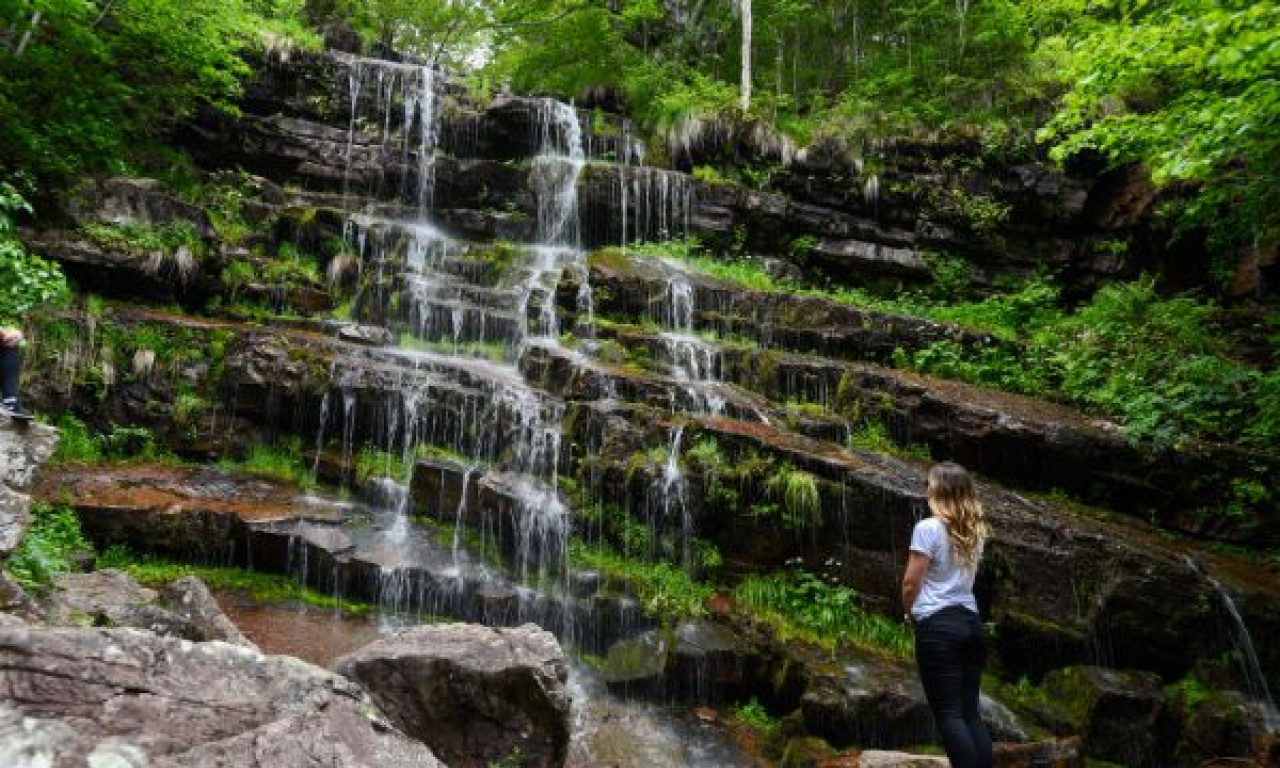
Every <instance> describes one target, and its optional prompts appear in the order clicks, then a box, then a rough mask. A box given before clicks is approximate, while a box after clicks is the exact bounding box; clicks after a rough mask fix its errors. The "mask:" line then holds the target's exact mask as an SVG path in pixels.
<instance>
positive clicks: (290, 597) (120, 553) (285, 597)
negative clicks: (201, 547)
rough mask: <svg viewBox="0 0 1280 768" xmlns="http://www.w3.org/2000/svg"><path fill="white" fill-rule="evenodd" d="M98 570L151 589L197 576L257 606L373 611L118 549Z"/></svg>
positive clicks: (267, 581) (293, 584)
mask: <svg viewBox="0 0 1280 768" xmlns="http://www.w3.org/2000/svg"><path fill="white" fill-rule="evenodd" d="M97 566H98V568H100V569H104V568H114V569H117V570H121V571H124V572H126V573H128V574H129V575H130V576H132V577H133V578H135V579H137V580H138V581H139V582H141V583H142V584H147V585H150V586H161V585H164V584H168V583H170V582H172V581H174V580H176V579H180V578H183V577H184V576H196V577H198V578H199V579H200V580H201V581H203V582H204V583H205V584H207V585H208V586H209V587H210V588H211V589H220V590H233V591H236V592H242V593H244V594H246V595H248V596H249V597H251V598H252V599H253V600H255V601H257V602H273V603H279V602H300V603H305V604H307V605H313V606H316V607H318V608H325V609H328V610H341V611H346V612H354V613H363V612H367V611H369V610H371V609H372V608H373V606H371V605H369V604H366V603H361V602H358V601H351V600H343V599H341V598H339V597H335V596H334V595H332V594H328V593H324V592H318V591H316V590H314V589H311V588H309V587H307V586H305V585H303V584H301V583H299V582H298V581H296V580H295V579H292V578H289V577H287V576H280V575H276V574H269V573H257V572H254V571H246V570H243V569H241V568H225V567H217V566H207V565H188V564H186V563H179V562H176V561H173V560H167V559H165V558H162V557H156V556H153V555H139V554H136V553H134V552H131V551H130V550H129V549H128V548H127V547H123V546H119V545H117V546H113V547H110V548H109V549H107V550H106V551H105V552H103V553H102V554H101V555H100V556H99V557H98V560H97Z"/></svg>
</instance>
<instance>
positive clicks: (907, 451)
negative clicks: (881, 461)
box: [849, 421, 933, 461]
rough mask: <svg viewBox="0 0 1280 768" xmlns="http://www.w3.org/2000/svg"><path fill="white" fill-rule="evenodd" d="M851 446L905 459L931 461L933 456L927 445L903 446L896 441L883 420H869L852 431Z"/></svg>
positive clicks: (850, 436)
mask: <svg viewBox="0 0 1280 768" xmlns="http://www.w3.org/2000/svg"><path fill="white" fill-rule="evenodd" d="M849 447H851V448H860V449H862V450H864V451H871V452H872V453H883V454H887V455H889V456H897V457H898V458H903V459H918V460H920V461H929V460H930V459H931V458H933V457H932V454H931V453H930V451H929V446H927V445H907V446H901V445H899V444H898V443H896V442H895V441H894V440H893V438H892V437H891V436H890V435H889V427H888V426H887V425H885V423H884V422H883V421H868V422H866V423H864V424H863V425H862V426H861V427H859V428H858V429H856V430H853V431H852V432H850V433H849Z"/></svg>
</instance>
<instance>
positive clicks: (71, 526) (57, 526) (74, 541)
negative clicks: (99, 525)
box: [7, 504, 93, 592]
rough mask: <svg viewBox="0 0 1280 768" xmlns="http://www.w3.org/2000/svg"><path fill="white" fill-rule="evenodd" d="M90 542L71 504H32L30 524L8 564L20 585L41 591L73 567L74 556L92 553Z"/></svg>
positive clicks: (90, 554)
mask: <svg viewBox="0 0 1280 768" xmlns="http://www.w3.org/2000/svg"><path fill="white" fill-rule="evenodd" d="M92 555H93V546H92V545H91V544H90V543H89V541H88V540H87V539H85V537H84V533H83V532H82V531H81V530H80V518H78V517H76V513H75V511H74V510H72V509H71V508H70V507H65V506H51V505H48V504H33V505H32V506H31V527H30V528H28V529H27V534H26V536H25V537H23V539H22V544H21V545H19V547H18V550H17V551H16V552H14V553H13V556H12V557H11V558H10V559H9V562H8V565H7V568H8V570H9V572H10V573H11V574H13V577H14V579H15V580H17V582H18V583H19V584H21V585H22V586H23V587H25V588H27V589H30V590H32V591H36V592H40V591H43V590H45V589H47V588H48V587H49V585H50V583H51V582H52V581H53V579H54V577H55V576H57V575H58V574H60V573H68V572H70V571H71V570H73V566H74V560H75V558H77V557H83V556H92Z"/></svg>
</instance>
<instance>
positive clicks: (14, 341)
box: [0, 328, 22, 347]
mask: <svg viewBox="0 0 1280 768" xmlns="http://www.w3.org/2000/svg"><path fill="white" fill-rule="evenodd" d="M21 343H22V331H20V330H18V329H17V328H0V346H4V347H15V346H17V345H19V344H21Z"/></svg>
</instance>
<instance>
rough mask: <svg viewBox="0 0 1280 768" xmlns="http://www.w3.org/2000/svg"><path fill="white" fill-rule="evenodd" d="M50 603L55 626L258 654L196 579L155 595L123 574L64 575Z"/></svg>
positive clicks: (185, 579) (187, 578) (174, 584)
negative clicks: (211, 643) (132, 632)
mask: <svg viewBox="0 0 1280 768" xmlns="http://www.w3.org/2000/svg"><path fill="white" fill-rule="evenodd" d="M47 602H48V604H49V609H48V622H49V623H50V624H51V625H54V626H70V627H76V626H93V627H134V628H137V629H146V630H149V631H151V632H154V633H156V634H159V635H164V636H167V637H177V638H181V639H184V640H191V641H194V642H201V641H207V640H221V641H223V642H227V643H231V644H233V645H241V646H245V647H247V648H251V649H254V650H256V648H254V646H253V644H252V643H250V642H249V641H248V640H247V639H246V638H245V636H244V635H243V634H241V632H240V630H238V629H236V626H235V625H234V624H232V623H231V620H230V619H228V618H227V617H226V615H225V614H223V612H222V609H221V608H220V607H219V606H218V603H217V601H215V600H214V599H213V595H212V594H210V592H209V588H208V587H206V586H205V584H204V582H202V581H200V580H199V579H197V578H196V577H194V576H185V577H183V578H181V579H177V580H175V581H173V582H171V583H169V584H167V585H165V586H163V587H161V588H160V589H159V590H154V589H150V588H148V587H144V586H142V585H141V584H138V583H137V582H136V581H135V580H134V579H133V578H132V577H131V576H129V575H128V574H126V573H123V572H122V571H115V570H103V571H93V572H91V573H69V574H63V575H61V576H59V577H58V578H57V580H56V582H55V584H54V587H53V591H52V594H51V595H50V596H49V597H48V598H47Z"/></svg>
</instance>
